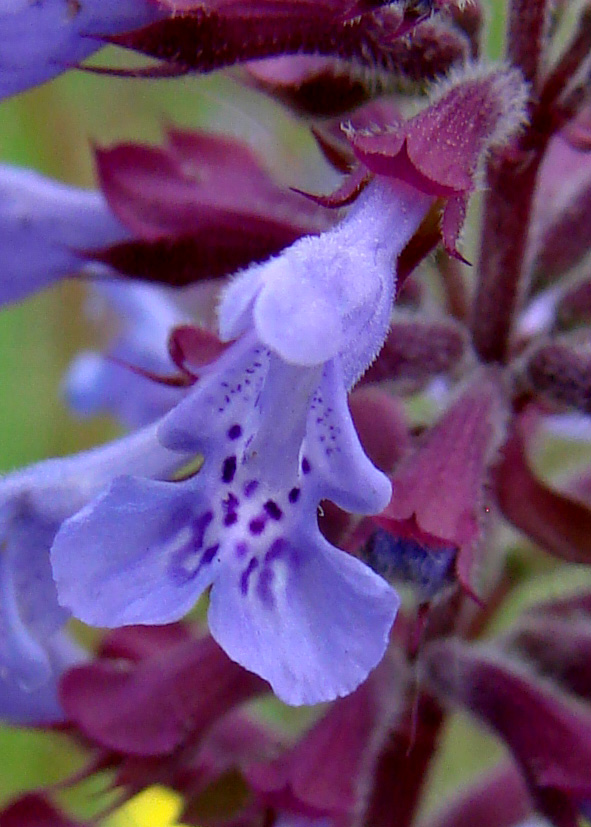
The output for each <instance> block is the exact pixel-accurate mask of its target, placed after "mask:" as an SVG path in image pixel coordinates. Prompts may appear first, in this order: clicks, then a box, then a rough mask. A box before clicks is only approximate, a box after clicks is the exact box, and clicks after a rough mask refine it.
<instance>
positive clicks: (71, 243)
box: [0, 5, 127, 304]
mask: <svg viewBox="0 0 591 827" xmlns="http://www.w3.org/2000/svg"><path fill="white" fill-rule="evenodd" d="M30 8H39V7H38V6H36V5H35V6H30ZM0 30H1V25H0ZM126 236H127V233H126V231H125V229H124V228H123V227H122V225H121V224H120V223H119V222H118V221H117V219H116V218H114V216H112V215H111V213H110V212H109V209H108V207H107V205H106V202H105V200H104V199H103V197H102V196H101V195H100V194H98V193H95V192H87V191H85V190H81V189H77V188H75V187H68V186H66V185H64V184H60V183H58V182H56V181H52V180H50V179H49V178H45V177H44V176H42V175H39V174H38V173H36V172H33V171H32V170H27V169H19V168H18V167H12V166H8V165H0V250H1V251H2V267H1V269H0V304H3V303H4V302H10V301H16V300H17V299H21V298H23V297H24V296H26V295H28V294H29V293H33V292H35V291H36V290H40V289H42V288H43V287H46V286H48V285H50V284H52V283H53V282H54V281H56V280H58V279H60V278H64V277H65V276H68V275H73V274H74V273H77V272H79V271H81V270H83V269H84V267H85V266H86V262H85V259H84V256H83V251H84V250H85V249H87V248H90V247H95V246H101V245H103V244H112V243H114V242H116V241H121V240H122V239H124V238H125V237H126Z"/></svg>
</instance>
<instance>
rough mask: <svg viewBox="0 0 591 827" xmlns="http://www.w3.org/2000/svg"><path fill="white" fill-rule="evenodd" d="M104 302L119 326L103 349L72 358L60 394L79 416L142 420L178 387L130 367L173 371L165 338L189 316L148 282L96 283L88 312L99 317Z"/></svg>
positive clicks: (160, 410) (135, 423) (170, 400)
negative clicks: (104, 350) (98, 415)
mask: <svg viewBox="0 0 591 827" xmlns="http://www.w3.org/2000/svg"><path fill="white" fill-rule="evenodd" d="M107 306H111V307H112V308H113V309H114V310H115V311H117V315H118V316H119V317H120V326H121V328H122V329H121V331H120V333H119V335H118V336H117V337H116V338H115V340H114V342H113V343H112V344H111V345H110V346H109V348H108V350H107V353H106V354H102V353H98V352H97V351H84V352H83V353H80V354H79V355H78V356H77V357H76V359H75V360H74V362H73V363H72V365H71V366H70V369H69V371H68V374H67V376H66V379H65V382H64V394H65V396H66V399H67V401H68V403H69V405H70V407H71V408H72V410H74V411H75V412H76V413H77V414H78V415H80V416H90V415H92V414H97V413H102V412H107V413H111V414H113V415H114V416H116V417H117V418H118V419H119V420H120V421H121V422H122V423H123V424H125V425H127V426H129V427H139V426H142V425H146V424H148V423H149V422H153V421H154V420H156V419H158V418H159V417H160V416H162V415H163V414H165V413H166V412H167V411H169V410H170V409H171V408H172V407H173V406H174V405H175V404H176V403H177V402H178V401H179V400H180V398H181V393H182V391H180V390H179V389H178V388H172V387H167V386H166V385H163V384H158V383H157V382H155V381H153V380H152V379H150V378H149V377H148V376H145V375H144V376H143V375H142V374H141V373H140V372H135V371H134V370H133V369H134V368H137V369H139V371H145V372H150V373H154V374H160V375H162V376H167V375H169V374H172V373H174V371H175V365H174V363H173V361H172V359H171V358H170V356H169V353H168V337H169V335H170V333H171V331H172V330H173V329H174V328H175V327H177V326H179V325H182V324H185V323H186V322H188V321H189V316H188V314H186V313H184V312H183V311H182V310H181V309H180V307H179V306H178V304H177V303H176V302H175V301H174V300H173V298H172V296H170V295H169V293H167V291H166V290H165V289H164V288H160V287H156V286H152V285H149V284H139V283H125V282H105V283H103V284H96V285H95V286H94V288H93V296H92V299H91V302H90V305H89V315H91V316H93V317H95V318H96V317H98V318H99V319H100V318H101V317H104V316H105V315H106V314H105V310H106V309H107ZM121 363H123V364H121Z"/></svg>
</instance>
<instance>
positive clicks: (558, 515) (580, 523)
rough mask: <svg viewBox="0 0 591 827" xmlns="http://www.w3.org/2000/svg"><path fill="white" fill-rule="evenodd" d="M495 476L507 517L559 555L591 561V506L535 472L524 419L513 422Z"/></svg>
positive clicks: (543, 545) (501, 507)
mask: <svg viewBox="0 0 591 827" xmlns="http://www.w3.org/2000/svg"><path fill="white" fill-rule="evenodd" d="M495 478H496V495H497V502H498V504H499V507H500V509H501V511H502V512H503V515H504V516H505V517H506V519H507V520H509V521H510V522H511V523H513V525H514V526H516V527H517V528H518V529H519V530H520V531H523V532H524V533H525V534H527V535H528V536H529V537H530V538H531V539H532V540H533V541H534V542H536V543H538V544H539V545H540V546H541V547H542V548H543V549H544V550H545V551H547V552H549V553H550V554H553V555H554V556H555V557H559V558H561V559H563V560H567V561H568V562H571V563H589V562H590V561H591V510H589V508H587V506H586V505H585V504H584V503H583V502H582V501H581V500H577V499H575V498H573V497H571V496H569V495H568V494H565V493H561V492H559V491H556V490H553V489H552V488H550V487H549V486H547V485H546V484H545V483H544V482H542V480H540V479H539V478H538V477H537V476H536V475H535V474H534V472H533V471H532V469H531V467H530V465H529V462H528V459H527V454H526V442H525V436H524V422H523V421H521V420H517V421H516V422H515V423H514V424H513V428H512V431H511V433H510V435H509V438H508V439H507V441H506V442H505V444H504V446H503V449H502V452H501V460H500V462H499V464H498V466H497V469H496V474H495Z"/></svg>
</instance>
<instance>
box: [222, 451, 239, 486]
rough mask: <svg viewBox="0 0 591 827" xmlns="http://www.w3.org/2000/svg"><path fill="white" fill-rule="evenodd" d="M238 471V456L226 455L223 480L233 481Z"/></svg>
mask: <svg viewBox="0 0 591 827" xmlns="http://www.w3.org/2000/svg"><path fill="white" fill-rule="evenodd" d="M235 473H236V457H234V456H232V457H226V459H225V460H224V464H223V465H222V482H226V483H228V482H232V480H233V479H234V474H235Z"/></svg>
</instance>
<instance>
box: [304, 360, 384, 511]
mask: <svg viewBox="0 0 591 827" xmlns="http://www.w3.org/2000/svg"><path fill="white" fill-rule="evenodd" d="M303 455H304V457H305V459H306V466H305V467H306V468H308V472H307V473H308V477H309V480H310V484H311V485H313V486H314V489H315V492H316V497H317V498H318V499H327V500H332V501H333V502H334V503H336V504H337V505H339V506H341V508H344V509H346V510H347V511H354V512H357V513H360V514H376V513H377V512H379V511H381V510H382V509H383V508H385V507H386V506H387V505H388V502H389V500H390V494H391V491H392V489H391V485H390V482H389V481H388V478H387V477H386V476H385V475H384V474H382V472H381V471H378V469H377V468H376V467H375V465H373V463H372V462H371V461H370V460H369V459H368V457H367V456H366V454H365V452H364V450H363V448H362V447H361V443H360V442H359V437H358V436H357V432H356V430H355V426H354V425H353V420H352V419H351V414H350V412H349V408H348V406H347V395H346V393H345V389H344V384H343V380H342V374H341V367H340V365H339V363H338V362H336V361H335V360H333V361H332V362H329V363H328V364H327V365H326V367H325V369H324V374H323V377H322V381H321V382H320V384H319V386H318V388H317V390H316V392H315V393H314V395H313V397H312V400H311V403H310V412H309V414H308V423H307V429H306V439H305V441H304V444H303Z"/></svg>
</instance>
